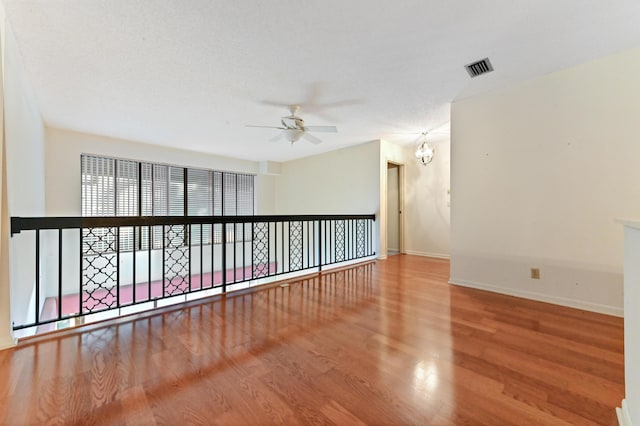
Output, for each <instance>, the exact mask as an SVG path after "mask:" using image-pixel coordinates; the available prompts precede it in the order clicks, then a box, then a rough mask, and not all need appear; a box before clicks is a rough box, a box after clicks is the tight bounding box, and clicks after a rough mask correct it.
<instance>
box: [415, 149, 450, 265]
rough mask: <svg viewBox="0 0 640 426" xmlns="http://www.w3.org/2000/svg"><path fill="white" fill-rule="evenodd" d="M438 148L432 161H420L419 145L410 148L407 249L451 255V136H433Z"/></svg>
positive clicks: (432, 255) (442, 256)
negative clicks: (418, 157)
mask: <svg viewBox="0 0 640 426" xmlns="http://www.w3.org/2000/svg"><path fill="white" fill-rule="evenodd" d="M429 142H430V143H431V144H432V145H433V147H434V148H435V155H434V157H433V160H432V161H431V163H429V164H427V165H426V166H424V165H422V164H419V163H418V161H416V159H415V156H414V153H415V150H416V147H415V146H410V147H408V148H406V151H405V155H406V157H407V166H406V171H405V176H406V182H407V184H406V185H405V206H404V215H405V223H406V228H407V229H409V230H410V232H406V233H405V248H406V250H405V251H406V253H408V254H415V255H420V256H430V257H440V258H448V257H449V240H450V236H451V207H450V202H449V188H450V183H449V182H450V169H451V167H450V164H451V150H450V146H451V145H450V143H449V138H448V137H440V138H435V139H429Z"/></svg>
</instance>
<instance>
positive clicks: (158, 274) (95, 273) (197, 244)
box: [11, 215, 375, 330]
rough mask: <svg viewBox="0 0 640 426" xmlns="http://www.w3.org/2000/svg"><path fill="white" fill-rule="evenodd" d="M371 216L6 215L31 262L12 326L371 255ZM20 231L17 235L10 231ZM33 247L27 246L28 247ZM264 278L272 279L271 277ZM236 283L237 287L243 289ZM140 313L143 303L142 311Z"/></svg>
mask: <svg viewBox="0 0 640 426" xmlns="http://www.w3.org/2000/svg"><path fill="white" fill-rule="evenodd" d="M374 220H375V216H374V215H296V216H148V217H140V216H132V217H38V218H24V217H12V218H11V234H12V237H13V238H21V239H22V238H27V239H31V240H30V241H29V242H30V244H23V245H22V246H21V247H23V248H24V247H27V248H26V249H23V251H25V250H26V251H30V252H31V253H24V252H21V253H15V252H14V253H12V255H13V256H32V258H33V259H34V271H35V273H34V283H12V285H33V284H35V287H34V296H35V297H33V298H32V300H33V301H32V303H33V304H34V305H33V306H30V307H28V309H26V311H25V312H30V314H29V315H28V316H29V318H25V319H24V321H19V322H18V323H16V322H14V324H13V328H14V330H20V329H25V328H30V327H35V326H45V325H47V324H49V325H50V324H53V323H59V322H61V321H64V320H70V319H73V318H80V319H82V318H84V317H85V316H87V315H93V314H96V313H101V312H108V311H113V310H117V309H120V310H122V309H125V308H129V307H134V306H137V307H141V305H143V304H152V306H150V307H156V306H158V302H159V301H160V300H162V299H169V298H171V299H173V300H174V301H175V300H176V299H178V301H180V300H185V301H186V300H190V299H189V296H190V295H192V294H194V293H202V292H208V293H206V294H201V295H205V296H206V295H209V294H216V292H217V293H226V292H227V291H233V290H237V289H239V288H245V287H246V286H247V285H246V284H247V283H250V284H251V285H253V284H254V283H255V284H264V283H266V282H267V281H268V279H269V278H273V277H277V276H280V275H283V274H292V273H298V272H303V271H308V270H314V269H316V270H318V271H322V268H323V267H325V266H328V265H333V264H339V263H343V262H348V261H354V260H357V259H363V258H367V257H370V256H374V255H375V251H374V241H373V222H374ZM18 234H20V235H18ZM31 243H32V244H31ZM271 281H272V280H271ZM242 284H244V286H243V285H242ZM147 307H149V306H147Z"/></svg>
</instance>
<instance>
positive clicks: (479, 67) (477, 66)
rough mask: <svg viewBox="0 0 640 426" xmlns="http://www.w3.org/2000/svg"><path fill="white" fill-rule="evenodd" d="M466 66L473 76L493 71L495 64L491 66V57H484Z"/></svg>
mask: <svg viewBox="0 0 640 426" xmlns="http://www.w3.org/2000/svg"><path fill="white" fill-rule="evenodd" d="M464 67H465V68H466V69H467V72H468V73H469V75H470V76H471V78H473V77H477V76H479V75H482V74H486V73H488V72H491V71H493V66H491V62H490V61H489V58H484V59H482V60H480V61H476V62H473V63H470V64H468V65H465V66H464Z"/></svg>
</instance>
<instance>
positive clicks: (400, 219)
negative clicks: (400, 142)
mask: <svg viewBox="0 0 640 426" xmlns="http://www.w3.org/2000/svg"><path fill="white" fill-rule="evenodd" d="M390 165H391V167H395V168H397V169H398V211H399V212H398V240H399V244H398V245H399V246H400V247H399V249H400V254H404V253H405V242H404V240H405V238H404V228H405V223H404V222H405V221H404V216H405V209H404V184H405V165H404V163H399V162H397V161H391V160H387V164H386V167H385V172H386V173H387V174H386V175H385V179H384V181H385V188H384V193H385V205H384V209H385V212H386V214H385V223H384V233H385V248H384V250H385V253H384V254H385V257H387V256H388V255H389V244H388V237H387V236H388V229H389V224H388V222H389V212H388V210H387V204H388V203H387V197H388V196H389V182H388V179H387V176H388V170H389V166H390Z"/></svg>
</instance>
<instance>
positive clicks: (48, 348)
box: [0, 255, 624, 425]
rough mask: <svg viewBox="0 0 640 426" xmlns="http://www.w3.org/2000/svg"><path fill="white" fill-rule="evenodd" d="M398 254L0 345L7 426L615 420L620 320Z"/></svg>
mask: <svg viewBox="0 0 640 426" xmlns="http://www.w3.org/2000/svg"><path fill="white" fill-rule="evenodd" d="M448 278H449V262H448V261H446V260H441V259H428V258H424V257H417V256H405V255H397V256H392V257H390V258H389V259H387V260H384V261H376V262H370V263H367V264H360V265H356V266H353V267H350V268H346V269H344V270H339V271H334V272H324V273H323V274H322V275H320V276H308V277H305V278H302V279H299V280H289V281H288V284H289V285H288V286H287V287H280V286H278V285H273V286H267V287H262V288H254V289H250V290H242V291H241V292H237V293H230V294H228V295H226V296H216V297H214V298H211V299H207V300H203V301H196V302H190V303H189V304H187V305H184V306H180V307H175V306H174V307H170V308H164V309H163V310H161V311H158V312H155V313H145V314H139V315H137V316H133V317H130V318H128V319H126V320H124V319H121V320H118V321H112V322H105V323H101V324H94V325H87V326H84V327H80V328H77V329H73V330H68V331H63V332H60V333H55V334H51V335H48V336H46V337H40V338H34V339H30V340H25V341H23V342H21V343H20V344H19V345H18V346H17V347H15V348H12V349H8V350H6V351H3V352H0V423H2V424H7V425H30V424H105V425H110V424H114V425H116V424H118V425H119V424H131V425H133V424H135V425H138V424H140V425H145V424H148V425H155V424H243V425H263V424H282V425H295V424H300V425H303V424H338V425H363V424H434V425H465V424H467V425H522V424H532V425H533V424H535V425H562V424H580V425H611V424H615V411H614V408H615V406H616V405H618V404H619V403H620V401H621V400H622V398H623V395H624V346H623V321H622V319H621V318H616V317H610V316H607V315H601V314H595V313H590V312H585V311H580V310H576V309H571V308H566V307H560V306H554V305H550V304H546V303H540V302H535V301H531V300H524V299H518V298H514V297H509V296H505V295H500V294H495V293H488V292H484V291H480V290H475V289H469V288H463V287H456V286H451V285H449V284H448V282H447V281H448Z"/></svg>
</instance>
